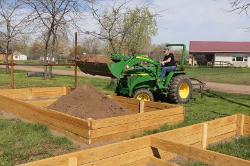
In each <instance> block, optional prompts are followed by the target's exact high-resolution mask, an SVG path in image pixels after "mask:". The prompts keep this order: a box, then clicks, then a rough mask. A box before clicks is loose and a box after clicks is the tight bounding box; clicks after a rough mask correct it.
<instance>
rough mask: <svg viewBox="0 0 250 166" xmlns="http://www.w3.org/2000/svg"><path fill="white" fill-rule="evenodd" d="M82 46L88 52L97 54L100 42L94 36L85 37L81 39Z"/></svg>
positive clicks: (100, 45)
mask: <svg viewBox="0 0 250 166" xmlns="http://www.w3.org/2000/svg"><path fill="white" fill-rule="evenodd" d="M82 46H83V47H84V48H85V50H86V53H88V54H99V53H101V52H100V50H101V47H102V43H101V41H100V40H99V39H97V38H95V37H92V36H91V37H86V38H84V40H83V43H82Z"/></svg>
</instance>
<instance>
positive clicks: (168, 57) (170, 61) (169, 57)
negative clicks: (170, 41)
mask: <svg viewBox="0 0 250 166" xmlns="http://www.w3.org/2000/svg"><path fill="white" fill-rule="evenodd" d="M163 53H164V55H165V57H164V59H163V61H161V62H160V63H161V66H162V70H161V75H160V79H161V81H163V79H164V77H165V75H166V73H170V72H171V71H175V70H176V61H175V59H174V54H173V53H172V52H171V51H170V50H169V48H165V49H164V50H163Z"/></svg>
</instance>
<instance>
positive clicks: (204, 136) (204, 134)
mask: <svg viewBox="0 0 250 166" xmlns="http://www.w3.org/2000/svg"><path fill="white" fill-rule="evenodd" d="M207 132H208V123H203V124H202V138H201V144H202V149H206V148H207V144H208V143H207V141H208V140H207Z"/></svg>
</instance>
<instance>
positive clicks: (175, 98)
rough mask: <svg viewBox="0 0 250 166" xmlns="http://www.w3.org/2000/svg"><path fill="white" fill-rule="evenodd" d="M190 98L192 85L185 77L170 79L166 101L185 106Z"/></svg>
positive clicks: (179, 76)
mask: <svg viewBox="0 0 250 166" xmlns="http://www.w3.org/2000/svg"><path fill="white" fill-rule="evenodd" d="M191 98H192V83H191V81H190V79H189V78H188V77H187V76H185V75H178V76H175V77H173V78H172V81H171V83H170V85H169V87H168V99H169V101H170V102H172V103H179V104H187V103H188V102H189V100H190V99H191Z"/></svg>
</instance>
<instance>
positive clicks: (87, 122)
mask: <svg viewBox="0 0 250 166" xmlns="http://www.w3.org/2000/svg"><path fill="white" fill-rule="evenodd" d="M70 91H71V90H70V89H69V88H66V87H55V88H25V89H5V90H0V108H1V109H2V110H4V111H6V112H10V113H14V114H15V115H16V116H18V117H20V118H22V119H25V120H28V121H30V122H35V123H41V124H45V125H47V126H48V127H50V128H51V129H54V130H57V131H60V132H63V133H65V134H66V135H67V136H70V137H72V138H73V139H75V140H78V141H81V142H84V143H87V144H92V143H100V142H107V141H109V142H110V141H111V142H112V141H118V140H124V139H129V138H131V137H132V136H135V135H138V134H142V133H143V132H144V131H145V130H151V129H156V128H158V127H160V126H162V125H164V124H176V123H181V122H183V120H184V111H183V107H182V106H177V105H170V104H164V103H155V102H145V103H144V109H143V111H141V113H140V110H141V108H140V102H139V101H137V100H135V99H130V98H124V97H117V96H113V97H111V98H112V100H114V101H116V102H118V103H119V104H120V105H121V106H122V107H123V108H125V109H128V110H129V111H131V112H133V114H129V115H123V116H116V117H109V118H101V119H93V118H89V119H82V118H78V117H74V116H71V115H68V114H65V113H61V112H58V111H55V110H51V109H47V108H45V107H47V106H49V105H51V104H52V103H53V102H55V101H56V100H57V99H58V98H59V97H61V96H63V95H67V94H68V93H70Z"/></svg>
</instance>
